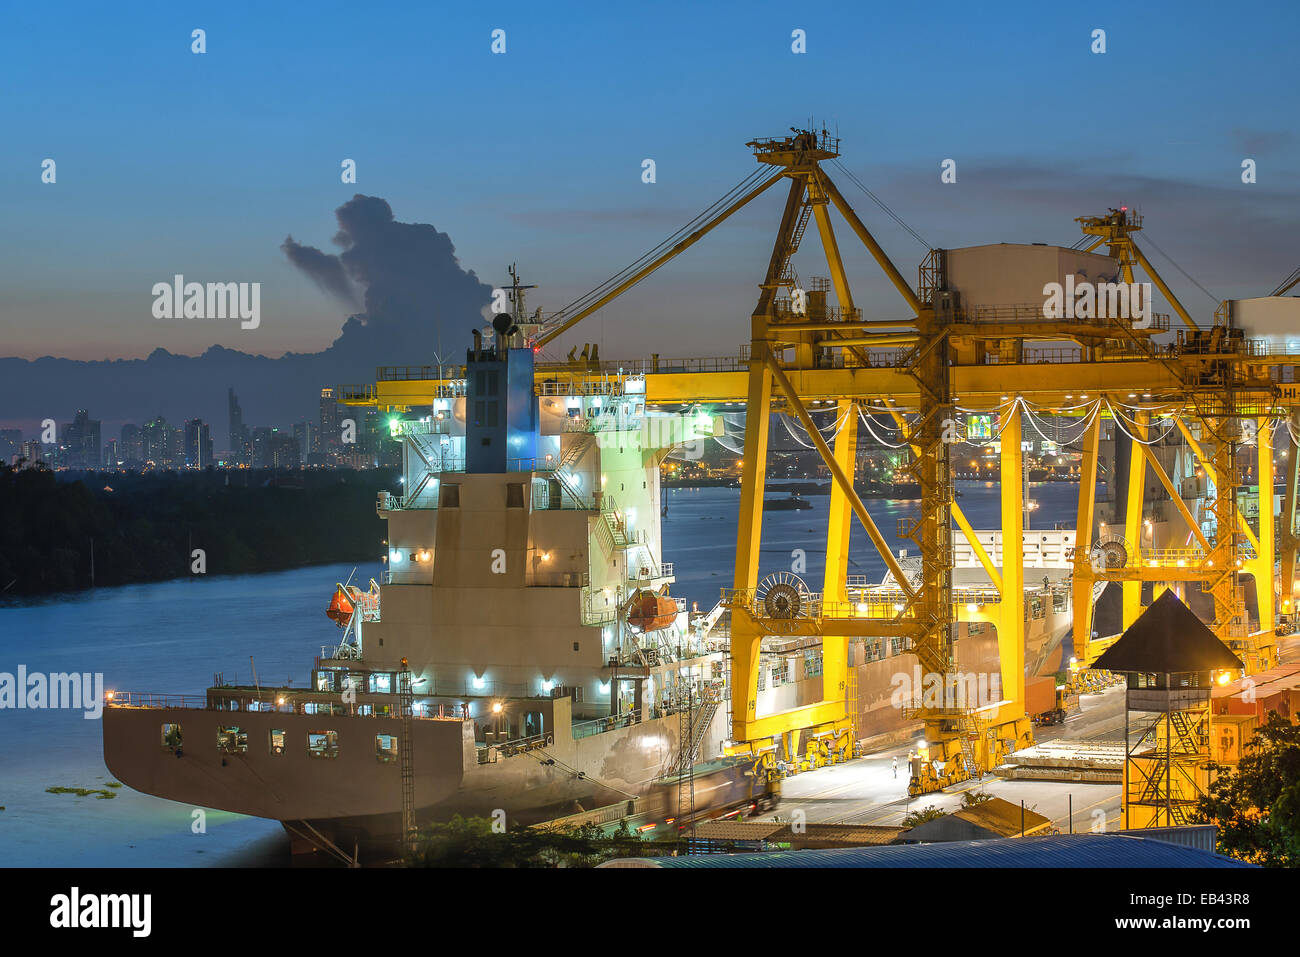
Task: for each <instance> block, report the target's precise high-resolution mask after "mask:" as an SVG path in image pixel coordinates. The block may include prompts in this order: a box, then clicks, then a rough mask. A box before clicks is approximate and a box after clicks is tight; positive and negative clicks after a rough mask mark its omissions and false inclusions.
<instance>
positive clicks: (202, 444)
mask: <svg viewBox="0 0 1300 957" xmlns="http://www.w3.org/2000/svg"><path fill="white" fill-rule="evenodd" d="M212 464H213V460H212V433H211V430H210V429H209V428H208V425H207V423H206V422H204V421H203V420H202V419H189V420H188V421H187V422H186V423H185V467H186V468H191V469H205V468H207V467H208V466H209V465H212Z"/></svg>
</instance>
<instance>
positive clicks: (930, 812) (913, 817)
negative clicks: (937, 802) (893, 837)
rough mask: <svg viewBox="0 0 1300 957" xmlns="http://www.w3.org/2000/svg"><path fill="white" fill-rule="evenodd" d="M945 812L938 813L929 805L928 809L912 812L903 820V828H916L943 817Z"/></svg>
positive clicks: (935, 808)
mask: <svg viewBox="0 0 1300 957" xmlns="http://www.w3.org/2000/svg"><path fill="white" fill-rule="evenodd" d="M947 813H948V812H947V811H940V810H939V809H938V808H937V807H935V806H934V805H933V804H931V805H930V806H929V807H924V808H921V809H920V810H919V811H913V812H912V813H910V814H908V815H907V816H906V817H905V818H903V827H916V826H917V825H918V824H924V823H925V822H926V821H933V820H934V819H935V818H937V817H943V816H944V815H946V814H947Z"/></svg>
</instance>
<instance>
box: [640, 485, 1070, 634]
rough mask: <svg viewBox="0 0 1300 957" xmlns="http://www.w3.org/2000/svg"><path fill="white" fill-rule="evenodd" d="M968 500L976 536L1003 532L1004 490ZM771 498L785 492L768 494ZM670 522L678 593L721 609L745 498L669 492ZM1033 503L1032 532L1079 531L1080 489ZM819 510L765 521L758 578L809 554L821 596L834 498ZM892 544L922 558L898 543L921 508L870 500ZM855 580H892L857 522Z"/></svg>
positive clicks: (1047, 488)
mask: <svg viewBox="0 0 1300 957" xmlns="http://www.w3.org/2000/svg"><path fill="white" fill-rule="evenodd" d="M956 487H957V491H958V492H959V493H961V497H960V498H958V499H957V504H958V505H960V506H961V509H962V511H963V512H964V513H965V514H966V519H967V521H969V522H970V523H971V526H972V527H973V528H975V529H986V528H998V527H1000V526H1001V523H1002V511H1001V510H1002V505H1001V501H1000V498H999V496H1000V495H1001V487H1000V486H999V485H998V484H997V483H994V482H957V483H956ZM768 491H769V493H770V494H769V495H768V497H769V498H781V497H784V494H785V493H784V492H775V491H773V489H772V488H771V487H769V489H768ZM663 494H664V501H665V503H666V504H667V506H668V514H667V515H666V516H665V517H664V519H663V531H664V555H663V558H664V561H669V562H672V563H673V572H674V574H675V575H676V577H677V583H676V584H675V585H673V588H672V592H673V594H674V595H675V596H676V597H678V598H685V599H687V601H690V602H698V603H699V607H700V610H701V611H708V610H709V609H710V608H712V607H713V606H714V605H715V604H717V602H718V598H719V597H720V596H721V589H723V588H729V587H731V585H732V575H733V574H734V567H735V561H736V523H737V521H738V519H739V515H740V490H739V489H734V488H674V489H666V490H665V491H664V493H663ZM1029 498H1030V499H1032V500H1033V501H1036V502H1037V503H1038V508H1037V509H1036V510H1035V511H1034V512H1033V513H1032V515H1031V518H1030V525H1031V527H1034V528H1047V529H1050V528H1055V527H1056V525H1057V524H1058V523H1059V524H1062V525H1064V526H1067V527H1069V528H1074V525H1075V518H1076V516H1077V514H1078V507H1079V485H1078V483H1077V482H1034V483H1032V485H1031V487H1030V491H1029ZM805 500H806V501H807V502H809V503H810V504H811V505H812V508H811V509H806V510H801V511H788V512H775V511H769V512H764V513H763V545H762V550H761V551H760V552H759V561H758V577H759V580H760V581H761V580H762V579H763V578H764V577H765V576H767V575H770V574H772V573H773V572H780V571H785V572H789V571H790V570H791V564H792V562H793V561H794V560H795V558H794V556H793V554H792V553H793V552H794V550H795V549H803V550H804V561H805V563H806V566H807V567H806V570H805V571H804V572H803V573H802V574H800V575H799V577H800V578H802V579H803V580H804V581H805V582H807V583H808V585H809V587H810V588H811V589H812V590H813V591H821V588H822V575H823V573H824V571H825V568H826V509H827V508H828V507H829V504H830V496H829V495H807V496H805ZM863 502H864V504H865V505H866V507H867V511H868V512H869V513H870V514H871V518H872V520H873V521H874V522H875V523H876V527H877V528H879V529H880V532H881V534H882V535H884V536H885V540H886V541H889V542H892V543H893V549H894V554H895V555H897V554H898V550H899V549H900V548H906V549H907V550H908V554H910V555H916V554H917V551H916V545H915V544H914V543H913V542H912V541H911V540H909V539H905V538H900V537H898V534H897V531H898V520H899V519H900V518H905V517H908V516H911V517H915V516H916V515H917V514H918V510H919V507H920V503H919V502H916V501H896V500H893V499H880V498H869V499H864V500H863ZM849 574H850V575H866V576H867V580H868V581H870V582H879V581H880V580H881V579H882V578H884V576H885V562H884V560H883V559H882V558H881V557H880V555H879V554H878V553H877V552H876V549H875V546H873V545H872V544H871V540H870V539H869V538H868V537H867V533H866V531H864V530H863V528H862V526H861V525H860V524H859V523H858V520H857V519H856V518H854V519H853V520H852V533H851V535H850V538H849Z"/></svg>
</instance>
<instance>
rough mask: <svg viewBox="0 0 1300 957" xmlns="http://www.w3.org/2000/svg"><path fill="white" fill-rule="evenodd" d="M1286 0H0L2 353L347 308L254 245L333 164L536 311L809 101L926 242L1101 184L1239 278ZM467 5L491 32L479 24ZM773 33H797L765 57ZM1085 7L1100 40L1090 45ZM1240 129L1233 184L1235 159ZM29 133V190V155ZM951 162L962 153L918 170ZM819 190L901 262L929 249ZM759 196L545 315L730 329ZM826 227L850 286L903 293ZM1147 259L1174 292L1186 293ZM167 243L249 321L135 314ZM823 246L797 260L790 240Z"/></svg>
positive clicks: (805, 110)
mask: <svg viewBox="0 0 1300 957" xmlns="http://www.w3.org/2000/svg"><path fill="white" fill-rule="evenodd" d="M1297 9H1298V8H1297V5H1295V4H1293V3H1260V4H1252V5H1250V6H1249V7H1225V6H1224V5H1221V4H1219V5H1213V4H1208V3H1151V4H1124V5H1121V6H1116V7H1111V8H1106V7H1104V6H1099V5H1091V6H1089V5H1058V4H1045V3H1041V2H1039V3H1027V4H997V5H990V4H934V3H930V4H897V5H892V6H890V7H888V8H882V7H880V6H879V5H876V4H862V3H846V4H810V5H808V6H806V7H803V8H795V7H793V6H792V5H789V4H776V3H712V4H703V3H653V4H636V5H633V4H604V3H598V4H597V3H593V4H551V3H548V4H536V3H495V4H485V5H461V6H451V5H447V4H439V3H430V4H392V3H318V4H310V5H309V4H294V5H270V4H259V3H221V4H202V3H200V4H185V5H179V4H174V3H170V4H163V3H133V4H126V5H106V4H100V3H76V4H59V3H54V4H44V5H10V7H9V9H8V10H7V11H6V13H5V14H4V19H5V29H4V30H3V31H0V129H3V131H4V133H3V137H2V138H0V204H2V205H0V208H3V210H4V215H3V226H2V227H0V243H3V256H4V262H5V268H4V269H3V270H2V271H0V323H2V324H3V326H2V328H0V333H2V337H0V355H16V356H25V357H36V356H40V355H47V354H48V355H56V356H67V357H71V358H85V359H91V358H116V357H129V356H143V355H147V354H148V353H149V352H150V351H152V350H153V349H155V348H157V347H163V348H166V349H169V350H171V351H173V352H181V353H191V354H192V353H198V352H200V351H202V350H203V349H204V348H205V347H206V346H208V345H211V344H213V343H220V344H222V345H226V346H229V347H231V348H236V349H242V350H244V351H249V352H258V353H263V354H268V355H278V354H280V353H281V352H283V351H285V350H287V349H291V350H295V351H315V350H318V349H321V348H323V347H324V346H326V345H328V343H329V342H330V341H332V339H333V338H334V337H335V336H336V335H337V334H338V330H339V326H340V324H341V322H342V320H343V319H344V318H345V310H344V309H342V308H341V307H340V306H339V305H338V304H337V303H336V302H334V301H332V300H330V299H328V298H327V297H326V296H324V295H323V294H322V293H321V292H320V291H319V290H318V289H317V288H316V287H315V286H314V285H313V284H312V283H311V282H310V281H309V280H307V279H306V278H305V277H303V276H301V275H299V274H298V273H297V272H295V271H294V270H293V269H292V267H290V266H289V265H288V263H287V261H286V260H285V257H284V255H283V254H282V253H281V252H280V250H279V246H280V243H281V242H282V241H283V240H284V238H285V236H286V235H288V234H292V235H293V236H294V238H295V239H296V240H297V241H299V242H302V243H306V244H309V245H314V246H318V247H320V248H321V249H323V250H326V251H331V250H332V247H331V245H330V242H329V241H330V237H331V236H332V235H333V233H334V231H335V228H336V226H335V223H334V217H333V211H334V209H335V208H336V207H337V206H339V205H340V204H341V203H343V202H345V201H346V200H347V199H349V198H350V197H351V196H352V195H353V194H354V193H356V192H361V193H365V194H368V195H375V196H380V197H383V198H384V199H386V200H387V201H388V202H389V203H390V204H391V205H392V208H393V211H394V214H395V216H396V218H397V219H398V220H401V221H405V222H423V223H431V224H433V225H434V226H436V227H437V228H438V229H439V230H442V231H444V232H446V233H448V234H449V235H450V236H451V239H452V241H453V243H454V244H455V246H456V250H457V255H458V256H459V258H460V260H461V262H462V264H463V265H464V266H465V267H466V268H470V269H473V270H475V271H476V272H477V273H478V275H479V276H480V278H483V279H485V280H486V281H489V282H492V283H498V282H501V281H502V280H503V279H504V267H505V264H506V263H508V262H510V261H518V262H519V263H520V265H521V268H522V269H523V270H524V274H525V277H526V278H527V279H528V280H530V281H533V282H537V283H539V284H540V285H541V286H542V289H541V290H539V292H538V294H537V295H536V296H535V297H534V298H533V300H532V302H531V304H532V305H540V306H542V307H543V308H544V309H553V308H557V307H559V306H561V305H563V304H564V303H566V302H568V301H569V299H571V298H574V297H575V296H576V295H578V294H580V293H582V292H584V291H585V290H587V289H588V288H590V287H592V286H594V285H596V284H597V283H598V282H600V281H601V280H603V279H604V278H605V277H606V276H608V275H610V274H612V273H614V272H616V271H617V270H619V269H621V268H622V267H623V266H624V265H625V264H626V263H628V262H630V261H632V260H633V259H635V258H637V257H638V256H639V255H640V254H641V253H642V252H643V251H644V250H646V249H648V248H649V247H651V246H653V245H654V244H655V243H657V242H658V241H659V240H660V239H662V238H664V237H665V236H666V235H668V234H669V233H671V232H672V231H674V230H675V229H676V228H677V227H678V226H679V225H681V224H682V223H684V222H685V221H686V220H688V219H689V218H691V217H692V216H693V215H694V214H695V213H696V212H698V211H699V210H700V209H702V208H703V207H705V206H707V205H708V204H709V203H711V202H712V201H713V200H714V199H715V198H716V197H718V196H719V195H721V194H722V193H723V192H725V191H726V190H727V189H728V188H729V187H730V186H732V185H733V184H734V183H736V182H737V181H739V180H740V179H741V178H742V177H743V176H744V175H745V174H746V173H748V172H749V171H750V170H751V169H752V168H753V165H752V164H753V160H752V159H751V157H750V155H749V152H748V150H747V149H746V148H745V146H744V143H745V141H746V140H748V139H750V138H751V137H753V136H759V135H777V134H781V133H783V132H785V131H786V130H787V128H788V127H790V126H792V125H802V124H803V122H804V121H805V120H806V119H807V118H808V117H809V116H812V117H814V118H815V119H816V120H817V121H818V122H825V123H827V124H828V125H830V126H831V127H832V128H835V127H838V130H839V133H840V135H841V136H842V138H843V151H844V157H843V159H844V162H845V163H846V165H848V167H849V168H850V169H852V170H853V171H854V172H855V173H856V174H857V175H858V176H860V177H861V178H862V179H863V180H864V181H865V182H866V183H867V184H868V185H869V186H870V187H871V188H872V189H873V190H874V191H875V192H876V193H877V194H878V195H880V196H881V197H882V198H883V199H884V200H885V201H886V202H888V203H889V204H890V205H891V206H892V207H893V208H894V210H895V211H896V212H898V213H899V214H900V215H901V216H902V217H903V218H904V219H905V220H907V221H908V222H909V223H910V224H911V225H912V226H913V227H914V228H915V229H916V230H917V231H918V232H919V233H920V234H921V235H922V236H923V237H925V239H926V240H927V241H928V242H929V243H931V244H934V245H940V246H947V247H955V246H962V245H973V244H978V243H983V242H999V241H1010V242H1033V241H1041V242H1051V243H1066V244H1068V243H1070V242H1072V241H1073V240H1074V239H1075V238H1076V237H1077V235H1078V233H1077V231H1076V227H1075V224H1074V223H1073V219H1074V217H1076V216H1081V215H1091V214H1099V213H1102V212H1104V210H1105V207H1106V206H1107V205H1119V204H1120V203H1122V202H1127V203H1129V204H1130V205H1139V206H1141V208H1142V210H1143V212H1144V213H1145V214H1146V217H1147V225H1148V228H1149V231H1150V234H1151V236H1152V237H1153V238H1154V239H1155V240H1156V241H1157V242H1158V244H1159V246H1160V247H1161V248H1162V249H1164V250H1165V251H1166V252H1168V253H1169V254H1170V255H1172V256H1173V257H1174V258H1175V259H1176V260H1178V262H1179V263H1180V265H1182V266H1183V267H1184V268H1186V269H1187V270H1188V271H1189V272H1190V273H1191V274H1192V275H1193V276H1195V277H1196V278H1197V279H1198V280H1199V281H1200V282H1201V283H1203V284H1204V285H1206V286H1207V287H1208V288H1209V289H1210V290H1211V291H1213V292H1214V293H1215V294H1216V295H1220V296H1250V295H1262V294H1264V293H1266V292H1267V291H1268V290H1269V289H1270V288H1272V286H1273V285H1274V284H1276V282H1277V281H1279V280H1280V279H1281V278H1282V277H1283V276H1284V275H1285V274H1286V273H1287V272H1289V271H1290V270H1291V268H1293V267H1294V265H1295V258H1296V253H1297V245H1298V244H1297V243H1296V242H1295V238H1296V230H1295V222H1296V212H1297V198H1298V196H1300V191H1297V188H1296V183H1297V177H1298V176H1300V162H1297V149H1298V147H1300V141H1297V139H1296V137H1295V135H1294V134H1293V133H1292V132H1291V130H1292V127H1293V126H1294V105H1295V95H1296V90H1297V86H1298V84H1297V78H1296V58H1295V53H1294V42H1295V37H1296V35H1297V30H1296V28H1297V26H1300V13H1297ZM196 27H201V28H203V29H204V30H206V31H207V48H208V52H207V53H206V54H204V55H201V56H200V55H195V54H193V53H191V52H190V43H191V40H190V32H191V30H192V29H194V28H196ZM494 28H501V29H504V30H505V31H506V43H507V52H506V53H505V54H504V55H493V54H492V53H491V52H490V43H491V36H490V34H491V31H492V30H493V29H494ZM796 28H798V29H803V30H805V31H806V33H807V49H808V52H807V53H806V54H803V55H795V54H793V53H792V52H791V50H790V44H791V39H790V35H791V31H792V30H794V29H796ZM1095 28H1101V29H1105V30H1106V34H1107V52H1106V53H1105V54H1104V55H1096V54H1093V53H1091V52H1090V49H1089V47H1090V43H1091V39H1090V34H1091V31H1092V30H1093V29H1095ZM1247 156H1249V157H1252V158H1254V159H1256V161H1257V163H1258V164H1259V174H1258V177H1259V181H1258V183H1256V184H1255V185H1253V186H1246V185H1243V184H1242V183H1241V182H1240V163H1241V160H1242V158H1243V157H1247ZM46 157H51V158H54V159H55V160H56V162H57V164H58V167H57V169H58V181H57V183H56V184H54V185H46V184H42V183H41V182H40V163H41V161H42V160H43V159H44V158H46ZM647 157H648V158H653V159H654V160H655V161H656V164H657V182H656V183H654V184H652V185H648V184H644V183H642V182H641V177H640V173H641V161H642V159H644V158H647ZM949 157H951V158H954V159H956V160H957V162H958V182H957V183H956V184H953V185H944V184H941V183H940V181H939V164H940V162H941V161H942V160H943V159H945V158H949ZM344 158H351V159H355V160H356V161H357V164H358V180H357V183H356V184H355V185H347V184H343V183H341V182H340V179H339V164H340V162H341V161H342V160H343V159H344ZM840 185H841V188H842V189H843V190H844V191H845V193H846V195H847V196H848V197H849V199H850V201H851V202H854V203H855V206H856V207H857V209H858V211H859V213H860V214H862V215H863V217H864V219H866V221H867V222H868V224H869V225H871V226H872V227H873V229H876V230H877V233H878V236H879V238H880V239H881V241H882V243H884V245H885V247H886V249H887V250H888V251H889V252H890V253H891V254H892V255H893V256H894V257H895V260H896V261H897V262H898V264H899V267H900V268H901V269H902V271H903V273H904V275H905V276H908V277H913V276H914V275H915V267H916V264H917V262H918V261H919V260H920V258H921V257H922V255H923V253H924V249H923V248H922V247H921V246H920V245H919V244H917V243H916V242H915V241H914V240H913V239H912V238H911V237H909V236H908V235H907V234H905V233H904V232H902V231H901V230H899V229H897V228H896V227H894V226H893V225H892V224H891V223H889V222H888V221H887V220H886V219H885V218H884V217H883V216H882V215H881V214H880V212H879V211H878V210H877V209H876V208H875V207H874V206H873V205H872V204H871V203H870V202H869V201H867V200H866V198H865V197H863V196H862V194H860V193H858V192H857V190H856V188H855V187H852V186H851V185H850V184H848V183H847V182H841V184H840ZM778 192H779V191H777V190H773V191H771V192H770V193H769V195H768V196H767V197H765V198H764V199H763V200H762V201H760V202H759V203H758V204H756V205H755V206H754V207H753V208H751V209H749V210H746V211H745V212H744V213H742V214H740V215H739V216H738V217H736V218H735V219H734V220H733V221H732V222H730V223H728V224H726V225H724V226H723V227H721V229H720V230H719V232H718V233H716V234H715V235H714V236H712V237H709V239H707V240H706V241H705V242H704V243H702V244H701V245H700V246H698V247H696V249H695V250H693V251H692V252H691V253H689V254H687V258H685V259H683V260H682V261H680V262H678V263H674V264H672V265H670V266H669V267H667V268H666V269H665V270H663V271H662V272H661V273H660V274H659V275H658V276H657V277H655V278H653V279H651V280H649V281H648V282H646V283H645V284H643V285H642V286H641V287H639V288H638V289H637V290H635V291H634V292H633V293H632V294H630V295H629V296H627V297H625V299H623V300H620V301H619V302H618V303H616V304H614V305H613V306H611V307H610V308H608V309H607V310H606V311H605V312H604V313H602V314H599V315H598V316H597V317H594V318H593V319H592V320H591V321H590V324H588V325H585V326H580V327H579V329H578V330H576V331H575V334H574V335H573V336H572V337H570V339H569V341H570V342H580V341H583V340H585V339H594V340H599V341H602V342H603V349H602V352H603V354H604V355H606V356H610V357H616V356H618V355H629V356H631V355H643V354H646V353H649V352H651V351H656V352H660V353H663V354H728V353H732V352H734V350H735V347H736V345H737V344H738V343H739V342H741V341H742V340H743V339H744V338H745V337H746V334H747V329H748V323H747V316H748V314H749V311H750V310H751V308H752V305H753V299H754V295H755V290H756V283H757V282H758V280H759V278H761V272H762V269H763V267H764V265H765V263H766V259H767V256H768V253H769V250H770V244H771V233H772V229H773V228H774V226H775V223H776V220H777V218H778V216H779V205H780V202H781V198H780V197H779V196H778V195H777V193H778ZM847 238H848V236H847V230H842V231H841V242H842V244H843V245H844V246H845V247H846V255H847V257H848V260H849V264H850V267H851V269H853V270H854V272H855V277H857V281H856V283H855V292H856V295H857V298H858V300H859V302H858V304H859V305H860V306H862V307H863V308H864V309H865V310H867V311H869V312H871V313H872V314H876V315H879V316H881V317H887V316H893V315H897V314H899V312H900V311H901V302H900V300H898V298H897V296H896V294H895V293H893V292H892V290H891V289H890V288H889V287H888V284H887V283H886V282H885V281H884V280H883V279H882V278H881V277H880V276H879V275H878V274H877V272H876V271H875V270H874V269H873V268H871V267H870V266H869V265H868V261H867V258H866V257H865V255H863V254H860V253H858V252H857V251H856V250H850V249H849V248H848V247H849V243H848V242H847V241H846V240H847ZM1288 240H1289V242H1288ZM809 250H810V251H811V253H814V254H815V252H816V247H815V245H814V246H810V247H809ZM1153 261H1155V262H1156V263H1157V265H1158V266H1160V267H1163V269H1164V271H1165V273H1166V278H1168V279H1169V280H1170V281H1171V283H1173V285H1174V287H1175V289H1176V290H1177V291H1178V292H1179V294H1180V295H1181V296H1182V297H1183V299H1184V301H1185V302H1186V303H1187V304H1188V305H1189V306H1191V307H1192V308H1193V309H1194V311H1195V312H1197V313H1198V314H1201V315H1206V316H1208V315H1209V314H1210V313H1212V311H1213V304H1212V302H1211V301H1210V300H1209V299H1208V298H1207V297H1206V296H1204V295H1203V294H1202V293H1200V292H1199V291H1197V290H1196V289H1195V288H1194V287H1192V286H1191V285H1190V284H1189V283H1187V282H1186V281H1185V280H1184V279H1183V278H1182V276H1181V275H1179V274H1178V273H1177V272H1176V271H1175V270H1174V269H1173V268H1172V267H1170V266H1168V265H1167V264H1166V263H1165V262H1164V260H1163V259H1161V258H1160V257H1159V256H1153ZM178 272H179V273H183V274H185V275H186V276H187V278H191V279H195V280H199V281H218V280H222V281H224V280H238V281H260V282H262V283H263V292H262V296H263V316H264V319H263V322H262V326H261V327H260V328H259V329H258V330H256V331H251V332H241V331H240V330H239V329H238V326H237V324H233V323H232V324H227V325H220V324H216V325H212V324H200V325H193V324H191V325H185V324H182V323H175V322H173V323H165V322H164V323H160V322H159V321H158V320H154V319H153V318H152V316H151V315H150V305H151V302H152V297H151V295H150V288H151V287H152V285H153V283H155V282H158V281H167V280H169V279H170V277H171V276H172V275H173V274H174V273H178ZM819 273H824V267H822V268H821V269H820V270H819V269H817V268H816V267H815V266H814V265H812V263H811V260H810V261H809V263H808V264H807V265H805V266H802V267H801V268H800V274H801V275H803V274H810V275H816V274H819ZM432 338H433V335H432V334H431V339H432ZM433 348H434V346H433V345H432V343H431V351H432V349H433ZM415 359H416V357H394V361H395V362H405V361H415Z"/></svg>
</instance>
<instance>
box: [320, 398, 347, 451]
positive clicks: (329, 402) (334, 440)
mask: <svg viewBox="0 0 1300 957" xmlns="http://www.w3.org/2000/svg"><path fill="white" fill-rule="evenodd" d="M339 419H340V416H339V404H338V402H337V401H336V400H335V398H334V390H333V389H329V388H325V389H321V390H320V444H319V445H318V447H317V451H319V452H320V453H321V454H322V455H323V456H324V462H325V463H326V464H327V465H332V464H333V463H334V456H335V453H337V451H338V449H339V447H340V446H341V445H342V438H341V435H340V433H339Z"/></svg>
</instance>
